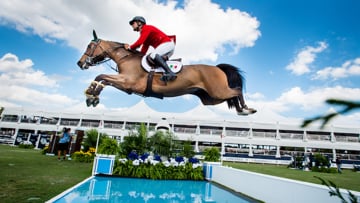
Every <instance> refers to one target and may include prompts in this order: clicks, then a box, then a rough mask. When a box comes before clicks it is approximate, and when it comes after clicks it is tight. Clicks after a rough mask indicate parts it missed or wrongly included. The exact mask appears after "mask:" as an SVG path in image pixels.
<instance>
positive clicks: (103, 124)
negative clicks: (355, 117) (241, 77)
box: [0, 101, 360, 168]
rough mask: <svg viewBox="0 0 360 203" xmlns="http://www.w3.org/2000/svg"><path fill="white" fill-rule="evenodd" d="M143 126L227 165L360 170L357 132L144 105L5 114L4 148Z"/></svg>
mask: <svg viewBox="0 0 360 203" xmlns="http://www.w3.org/2000/svg"><path fill="white" fill-rule="evenodd" d="M205 117H206V119H204V118H205ZM141 123H145V124H146V125H147V127H148V130H149V132H150V133H151V132H154V131H155V130H156V129H161V128H162V129H164V128H165V129H168V130H170V131H171V132H173V133H174V135H175V137H176V139H178V140H191V141H192V144H193V146H194V150H195V151H196V152H200V153H201V152H202V151H203V149H204V148H205V147H208V146H217V147H219V149H220V150H221V153H222V158H223V160H225V161H241V162H257V163H273V164H289V163H290V161H291V160H292V157H293V156H297V155H299V156H303V155H304V154H309V153H322V154H324V155H326V156H328V157H329V158H330V159H331V160H335V158H336V156H341V159H342V162H343V166H344V167H347V168H352V167H353V165H355V164H356V165H359V164H360V128H359V126H355V127H344V126H334V125H330V126H328V127H327V128H325V129H319V127H318V126H314V127H310V128H306V129H303V128H300V127H299V124H298V123H293V124H289V123H285V122H282V121H274V122H273V123H265V122H255V121H250V120H246V119H242V120H241V121H233V120H224V119H221V117H220V116H218V115H216V113H214V112H212V111H211V110H209V109H207V108H204V107H202V106H199V107H197V108H195V109H193V110H190V111H188V112H185V113H182V114H178V113H163V112H157V111H154V110H153V109H151V108H150V107H148V106H147V105H146V104H145V102H143V101H141V102H140V103H138V104H137V105H135V106H133V107H131V108H128V109H125V110H122V111H120V110H119V111H112V112H105V111H104V112H101V111H96V113H93V112H92V113H81V112H76V111H68V112H65V111H64V112H50V111H36V110H29V109H21V108H5V109H4V111H3V113H2V116H1V121H0V142H2V143H6V144H12V145H18V144H19V143H21V142H24V141H30V142H32V143H33V144H34V145H35V146H36V147H37V148H43V147H44V146H45V145H46V144H49V141H50V139H51V137H50V136H51V135H54V134H56V132H59V131H61V130H62V129H63V127H70V128H71V129H72V133H74V134H78V132H84V131H86V130H90V129H94V128H95V129H97V130H99V131H100V132H102V133H106V134H107V135H109V136H112V137H113V138H116V139H117V140H118V141H119V142H121V141H122V140H123V138H124V136H127V135H128V134H129V132H130V131H131V130H133V129H134V127H135V126H138V125H140V124H141Z"/></svg>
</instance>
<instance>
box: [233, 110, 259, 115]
mask: <svg viewBox="0 0 360 203" xmlns="http://www.w3.org/2000/svg"><path fill="white" fill-rule="evenodd" d="M256 112H257V110H256V109H253V108H243V109H242V110H241V111H238V112H237V114H238V115H241V116H247V115H250V114H254V113H256Z"/></svg>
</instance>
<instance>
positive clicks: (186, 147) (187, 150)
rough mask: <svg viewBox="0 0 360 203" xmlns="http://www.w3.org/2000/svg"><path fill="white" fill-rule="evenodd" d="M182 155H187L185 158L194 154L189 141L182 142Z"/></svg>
mask: <svg viewBox="0 0 360 203" xmlns="http://www.w3.org/2000/svg"><path fill="white" fill-rule="evenodd" d="M181 155H182V156H184V157H187V158H191V157H193V156H194V155H195V152H194V149H193V147H192V146H191V141H190V140H187V141H185V142H184V145H183V151H182V153H181Z"/></svg>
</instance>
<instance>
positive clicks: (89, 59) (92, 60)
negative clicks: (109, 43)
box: [84, 39, 135, 72]
mask: <svg viewBox="0 0 360 203" xmlns="http://www.w3.org/2000/svg"><path fill="white" fill-rule="evenodd" d="M101 42H102V40H101V39H97V40H93V41H91V42H90V44H89V46H91V45H93V46H91V49H90V50H89V49H88V50H87V51H86V52H85V53H84V55H85V56H86V59H85V63H86V64H87V65H89V66H96V65H99V64H102V63H105V62H107V61H109V60H111V59H110V58H109V53H110V51H113V50H116V49H119V48H125V45H124V44H123V43H120V44H119V45H118V46H115V47H111V48H108V49H104V48H103V47H102V46H101ZM97 47H99V48H100V49H101V51H102V53H101V54H98V55H96V56H93V54H94V52H95V50H96V49H97ZM133 53H135V52H131V51H130V52H129V53H128V54H125V55H124V56H122V57H121V58H120V59H119V60H118V61H121V60H123V59H124V58H126V57H128V56H130V55H132V54H133ZM111 68H112V69H113V70H115V71H117V72H118V69H115V68H113V67H111Z"/></svg>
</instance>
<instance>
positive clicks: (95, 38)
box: [93, 30, 98, 41]
mask: <svg viewBox="0 0 360 203" xmlns="http://www.w3.org/2000/svg"><path fill="white" fill-rule="evenodd" d="M93 36H94V39H93V41H97V40H98V37H97V34H96V32H95V30H93Z"/></svg>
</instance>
